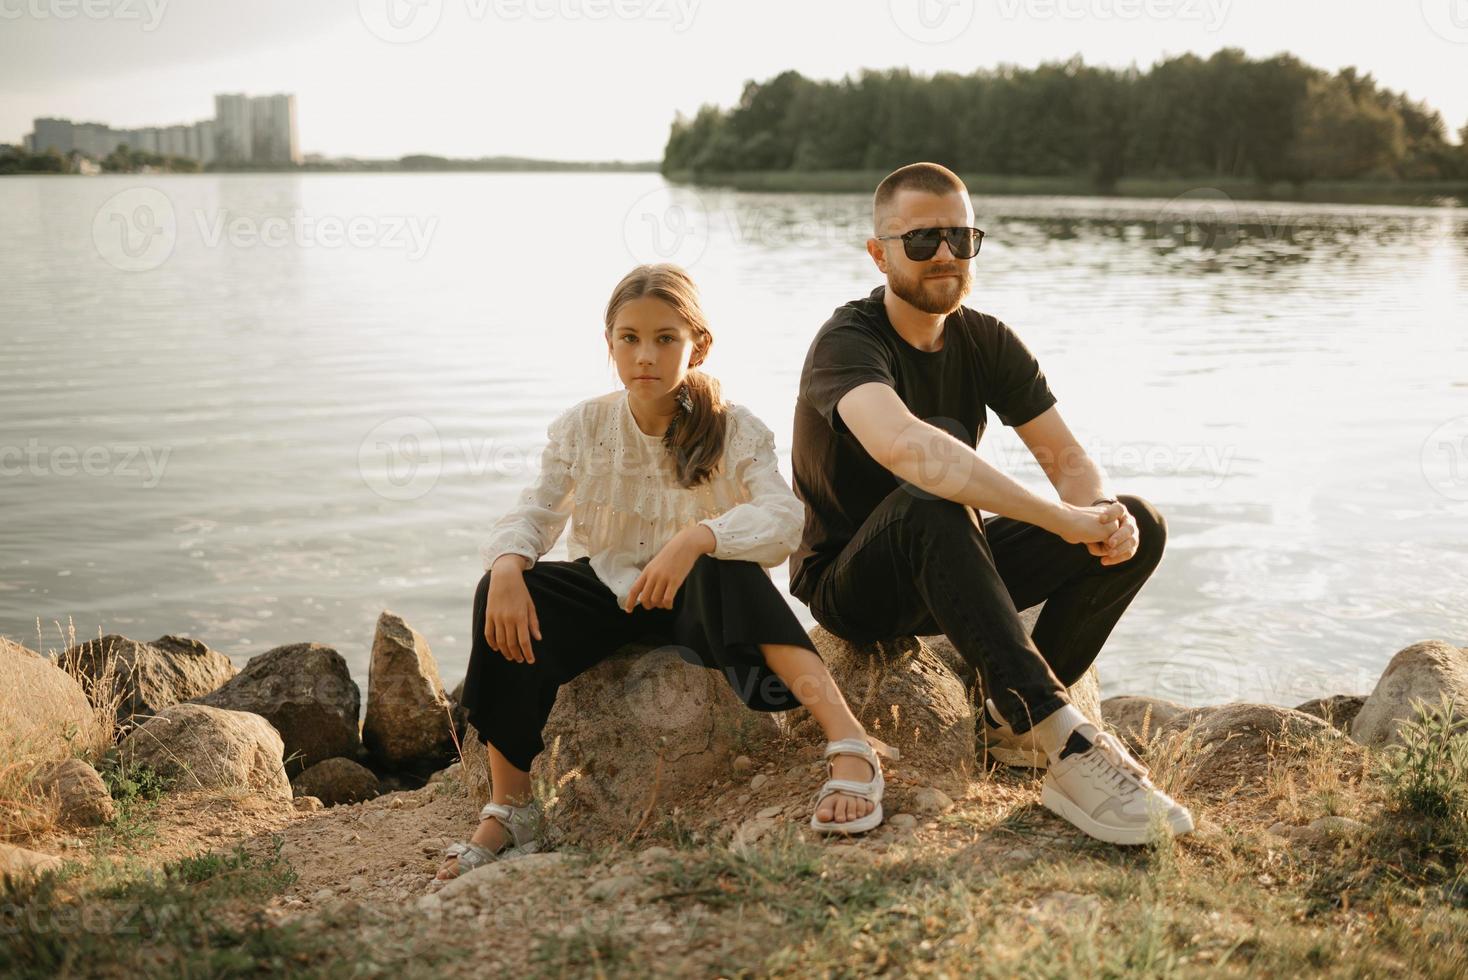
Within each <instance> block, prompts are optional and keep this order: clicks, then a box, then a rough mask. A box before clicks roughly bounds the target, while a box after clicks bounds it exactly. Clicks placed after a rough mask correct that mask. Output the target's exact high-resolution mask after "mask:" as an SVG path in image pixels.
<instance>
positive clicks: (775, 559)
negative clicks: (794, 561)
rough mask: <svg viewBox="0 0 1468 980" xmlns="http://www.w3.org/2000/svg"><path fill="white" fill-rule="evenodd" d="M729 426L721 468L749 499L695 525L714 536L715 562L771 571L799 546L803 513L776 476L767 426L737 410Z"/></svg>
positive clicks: (772, 436) (772, 442) (732, 411)
mask: <svg viewBox="0 0 1468 980" xmlns="http://www.w3.org/2000/svg"><path fill="white" fill-rule="evenodd" d="M730 422H731V423H732V424H731V425H730V427H729V434H728V439H729V442H728V444H727V445H726V447H725V450H724V460H725V465H726V466H727V467H728V468H729V470H730V472H731V476H732V479H734V480H735V481H736V482H737V483H738V484H739V485H740V486H741V487H742V489H743V491H744V492H743V494H741V496H744V495H747V496H748V497H749V500H748V502H746V503H742V504H736V505H735V506H734V507H731V508H729V510H727V511H725V512H724V513H722V514H720V515H718V516H717V517H710V518H706V519H704V520H702V521H699V523H700V524H705V525H707V526H708V527H709V529H710V530H712V531H713V532H714V539H715V543H716V547H715V549H714V552H713V556H714V557H715V558H718V559H720V560H723V561H753V562H758V563H759V564H761V565H763V566H765V567H766V568H769V567H773V566H775V565H778V564H780V563H781V562H783V561H784V560H785V559H786V558H788V557H790V553H791V552H792V551H794V550H795V549H796V548H797V547H799V546H800V536H801V532H802V531H803V530H804V527H805V508H804V506H803V505H802V504H801V502H800V500H799V498H797V497H796V496H795V493H794V492H793V491H792V490H791V489H790V485H789V484H788V483H786V482H785V478H784V477H783V476H781V475H780V469H779V461H778V459H777V458H776V456H775V434H774V433H773V432H771V431H770V429H769V427H768V426H766V425H765V424H764V423H763V422H762V421H760V420H759V419H758V418H756V417H755V415H754V414H753V413H751V412H749V411H747V410H745V409H742V408H739V407H732V408H731V409H730Z"/></svg>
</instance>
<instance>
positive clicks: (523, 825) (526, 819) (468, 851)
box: [438, 800, 545, 881]
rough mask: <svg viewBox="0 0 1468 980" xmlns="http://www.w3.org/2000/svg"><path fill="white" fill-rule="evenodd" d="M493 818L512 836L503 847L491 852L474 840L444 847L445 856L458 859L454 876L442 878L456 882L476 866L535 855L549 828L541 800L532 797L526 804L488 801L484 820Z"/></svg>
mask: <svg viewBox="0 0 1468 980" xmlns="http://www.w3.org/2000/svg"><path fill="white" fill-rule="evenodd" d="M490 817H493V818H494V819H496V820H498V821H499V822H500V824H501V825H503V826H504V828H505V831H506V833H507V834H508V839H507V840H506V841H505V842H504V844H502V845H500V848H499V850H497V851H491V850H490V849H489V848H487V847H485V846H484V845H483V844H475V843H473V842H472V841H457V842H455V843H453V844H450V845H449V846H448V847H446V848H444V849H443V856H444V859H445V860H447V859H449V858H451V857H453V858H458V859H459V860H458V861H457V862H456V865H455V867H456V868H457V871H456V872H455V874H454V876H453V878H440V879H438V880H440V881H452V880H453V879H454V878H457V877H459V876H460V875H462V874H465V873H466V872H469V871H473V870H474V869H475V868H478V867H482V866H483V865H486V864H491V863H493V862H495V861H502V860H504V859H505V858H509V857H516V856H518V855H521V854H533V853H535V852H536V851H538V850H540V832H541V830H542V829H544V827H545V814H544V813H543V812H542V811H541V809H540V801H539V800H531V801H530V802H529V803H527V804H525V805H524V806H509V805H507V804H504V803H486V804H485V805H484V809H482V810H480V811H479V819H480V820H481V821H484V820H488V819H489V818H490Z"/></svg>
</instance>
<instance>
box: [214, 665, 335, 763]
mask: <svg viewBox="0 0 1468 980" xmlns="http://www.w3.org/2000/svg"><path fill="white" fill-rule="evenodd" d="M361 698H362V696H361V694H360V692H359V691H358V690H357V682H356V681H354V680H352V675H351V673H350V672H349V671H348V670H347V662H346V661H345V660H344V659H342V655H341V654H339V653H337V652H336V651H335V650H333V649H332V648H331V647H328V646H324V645H322V644H320V643H291V644H288V645H286V646H280V647H275V648H274V649H272V650H267V651H265V652H264V653H261V654H258V655H256V656H254V657H251V658H250V662H249V663H247V664H246V665H245V669H244V670H242V671H240V672H239V674H238V675H236V676H235V677H234V678H233V679H231V680H230V681H229V683H227V684H225V685H224V686H223V687H221V688H220V689H219V690H217V691H214V692H213V693H212V694H209V695H207V696H205V697H201V698H198V699H196V701H197V703H198V704H206V705H209V706H210V707H213V708H224V709H226V710H228V711H248V712H251V713H252V714H257V715H259V716H261V717H262V718H264V719H265V720H266V721H268V722H270V724H271V725H272V726H274V728H275V730H276V731H277V732H279V733H280V737H281V739H282V740H283V741H284V742H285V752H286V756H287V758H289V760H290V761H289V762H288V763H287V771H288V772H289V773H291V774H298V773H300V772H302V771H303V770H305V769H307V768H309V767H311V766H314V765H315V764H316V763H318V762H322V761H324V760H326V759H330V758H334V757H336V756H347V757H348V758H350V757H352V756H355V755H356V754H357V748H358V746H359V745H360V744H361V739H360V735H359V734H358V729H357V714H358V711H359V708H360V705H361Z"/></svg>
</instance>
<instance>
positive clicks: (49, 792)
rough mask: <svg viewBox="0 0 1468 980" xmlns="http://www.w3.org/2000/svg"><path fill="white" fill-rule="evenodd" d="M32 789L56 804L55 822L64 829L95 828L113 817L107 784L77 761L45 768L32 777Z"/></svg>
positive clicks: (95, 772) (88, 767)
mask: <svg viewBox="0 0 1468 980" xmlns="http://www.w3.org/2000/svg"><path fill="white" fill-rule="evenodd" d="M32 786H33V787H34V788H35V789H36V790H37V791H38V792H40V793H43V794H45V795H46V796H48V797H51V798H52V799H54V800H55V801H56V806H57V813H58V817H57V819H58V821H59V822H60V823H61V824H63V825H65V826H68V827H95V826H97V825H99V824H104V823H107V822H109V821H110V820H111V819H112V818H113V816H114V814H115V809H114V807H113V804H112V794H111V793H109V792H107V784H106V783H104V782H102V777H101V776H100V775H99V774H98V773H97V770H95V769H93V768H92V767H91V766H89V765H87V763H85V762H83V761H82V760H81V759H65V760H63V761H61V762H53V763H51V764H49V765H47V766H46V767H45V768H43V769H41V770H40V771H39V772H38V773H37V774H36V777H35V779H34V780H33V782H32Z"/></svg>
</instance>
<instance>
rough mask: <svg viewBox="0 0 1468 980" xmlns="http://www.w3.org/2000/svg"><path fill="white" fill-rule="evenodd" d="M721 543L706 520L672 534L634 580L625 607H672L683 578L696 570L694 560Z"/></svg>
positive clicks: (631, 608)
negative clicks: (671, 537)
mask: <svg viewBox="0 0 1468 980" xmlns="http://www.w3.org/2000/svg"><path fill="white" fill-rule="evenodd" d="M717 544H718V541H717V539H716V538H715V537H714V532H713V531H712V530H710V529H709V526H708V525H707V524H694V525H693V526H691V527H686V528H684V529H683V530H681V531H679V532H678V533H677V534H675V535H673V539H672V540H671V541H669V542H668V543H667V544H665V545H663V547H662V548H661V549H660V550H659V551H658V553H657V554H656V555H654V556H653V557H652V560H651V561H649V562H648V563H647V564H646V565H645V566H644V567H643V569H642V574H641V575H639V576H637V581H635V582H633V583H632V588H631V590H629V591H628V593H627V605H626V606H625V610H626V611H627V612H629V613H630V612H631V611H632V610H633V608H634V607H635V606H637V605H638V604H641V605H642V607H643V608H644V609H653V608H656V607H662V608H663V609H672V608H673V598H674V597H675V596H676V595H677V594H678V590H679V589H680V588H682V587H683V580H684V579H686V578H687V577H688V573H689V572H690V571H692V570H693V563H694V562H696V561H698V559H699V558H700V557H702V556H703V555H706V554H710V553H712V552H713V550H714V548H715V546H716V545H717Z"/></svg>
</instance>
